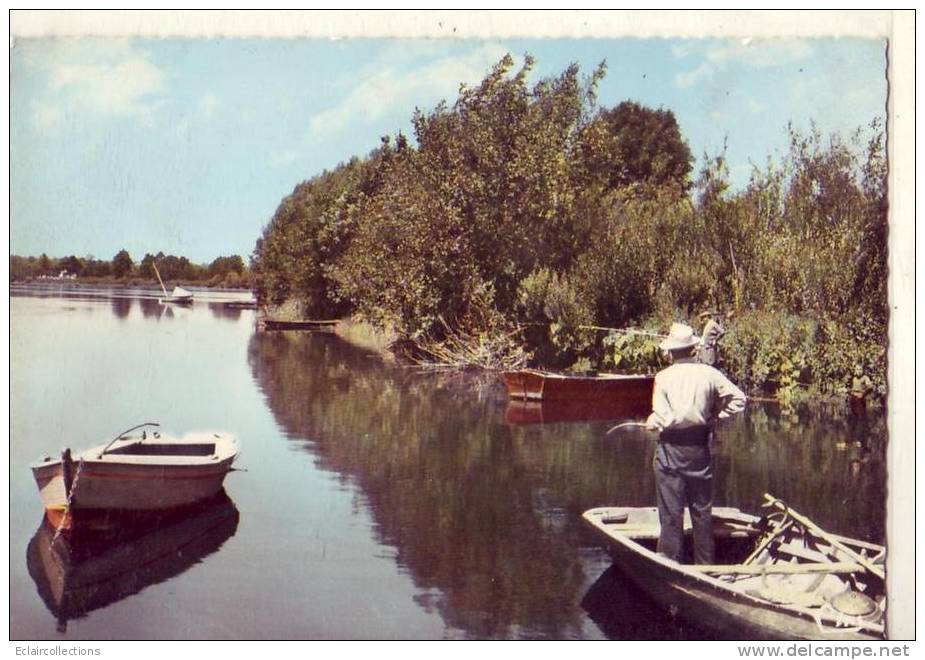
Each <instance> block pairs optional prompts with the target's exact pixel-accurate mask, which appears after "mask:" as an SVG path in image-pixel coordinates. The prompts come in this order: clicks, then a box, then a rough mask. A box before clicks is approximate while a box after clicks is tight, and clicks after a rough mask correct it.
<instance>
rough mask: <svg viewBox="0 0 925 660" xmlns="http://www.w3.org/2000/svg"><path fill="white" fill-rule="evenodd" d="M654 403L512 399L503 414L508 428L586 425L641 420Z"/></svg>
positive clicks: (623, 400) (638, 401)
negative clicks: (578, 423)
mask: <svg viewBox="0 0 925 660" xmlns="http://www.w3.org/2000/svg"><path fill="white" fill-rule="evenodd" d="M650 406H651V401H649V400H648V398H646V399H645V400H642V399H638V400H637V399H634V398H630V399H626V398H616V399H614V400H601V399H587V400H582V399H574V400H571V401H563V400H555V399H553V400H542V399H541V400H530V399H528V400H526V401H524V400H522V399H510V400H509V401H508V403H507V409H506V410H505V412H504V420H505V422H507V423H508V424H516V425H519V424H556V423H562V422H583V421H593V420H604V419H608V420H615V419H638V418H640V417H644V416H645V415H646V414H647V413H648V412H649V410H650Z"/></svg>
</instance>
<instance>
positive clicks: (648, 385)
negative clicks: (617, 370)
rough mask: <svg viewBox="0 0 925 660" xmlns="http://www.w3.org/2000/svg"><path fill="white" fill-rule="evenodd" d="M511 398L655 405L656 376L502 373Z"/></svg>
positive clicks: (532, 371)
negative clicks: (653, 396)
mask: <svg viewBox="0 0 925 660" xmlns="http://www.w3.org/2000/svg"><path fill="white" fill-rule="evenodd" d="M501 375H502V377H503V378H504V384H505V385H506V386H507V393H508V397H509V398H510V399H511V400H521V401H589V400H595V401H617V400H621V401H623V402H626V403H635V404H638V405H641V406H642V407H644V408H645V407H647V406H650V405H651V404H652V387H653V385H654V383H655V376H651V375H645V374H639V375H621V374H599V375H594V376H579V375H570V374H557V373H550V372H546V371H539V370H537V369H521V370H519V371H504V372H502V374H501Z"/></svg>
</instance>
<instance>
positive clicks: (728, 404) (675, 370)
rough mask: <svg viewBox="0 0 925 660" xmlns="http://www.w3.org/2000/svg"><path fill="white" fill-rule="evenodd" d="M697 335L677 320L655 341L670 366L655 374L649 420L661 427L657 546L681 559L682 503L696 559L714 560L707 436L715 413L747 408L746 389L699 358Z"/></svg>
mask: <svg viewBox="0 0 925 660" xmlns="http://www.w3.org/2000/svg"><path fill="white" fill-rule="evenodd" d="M699 344H700V337H698V336H697V335H696V334H694V330H693V328H691V327H690V326H688V325H684V324H682V323H675V324H673V325H672V326H671V330H670V332H669V334H668V337H666V338H665V339H664V340H663V341H662V342H661V344H660V345H659V347H660V348H661V349H662V350H664V351H665V352H667V353H668V354H669V356H670V358H671V362H672V364H671V366H669V367H668V368H666V369H663V370H662V371H660V372H659V373H658V374H657V375H656V376H655V386H654V389H653V393H652V414H651V415H650V416H649V418H648V420H647V422H646V423H647V425H648V427H649V428H651V429H655V430H658V431H659V441H658V446H657V447H656V449H655V459H654V465H653V467H654V470H655V488H656V500H657V504H658V517H659V523H660V525H661V532H660V536H659V540H658V552H659V553H661V554H663V555H665V556H666V557H668V558H669V559H674V560H675V561H678V562H680V561H681V559H682V557H681V554H682V549H683V538H684V536H683V534H684V507H685V506H687V507H688V508H689V509H690V515H691V523H692V526H693V534H694V561H695V562H696V563H698V564H712V563H713V561H714V556H713V555H714V552H713V522H712V518H711V511H712V508H713V456H712V453H711V451H710V439H711V437H712V434H713V426H714V424H715V423H716V421H717V420H718V419H723V418H725V417H729V416H731V415H734V414H736V413H738V412H741V411H742V410H743V409H744V408H745V395H744V394H743V393H742V391H741V390H740V389H739V388H738V387H736V386H735V385H734V384H733V383H732V382H731V381H730V380H729V379H728V378H726V377H725V376H724V375H723V374H722V373H720V372H719V371H718V370H717V369H715V368H713V367H711V366H708V365H706V364H703V363H701V362H700V361H699V360H698V358H697V347H698V345H699Z"/></svg>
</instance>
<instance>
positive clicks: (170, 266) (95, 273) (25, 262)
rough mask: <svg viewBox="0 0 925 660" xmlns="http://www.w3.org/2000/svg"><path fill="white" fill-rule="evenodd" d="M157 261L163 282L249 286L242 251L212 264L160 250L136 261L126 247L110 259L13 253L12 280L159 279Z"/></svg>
mask: <svg viewBox="0 0 925 660" xmlns="http://www.w3.org/2000/svg"><path fill="white" fill-rule="evenodd" d="M155 265H156V266H157V271H158V273H160V276H161V278H162V279H163V280H164V282H167V281H171V282H195V283H202V284H205V285H208V286H224V287H230V288H237V287H249V286H250V281H251V275H250V270H249V269H248V267H247V265H246V264H245V263H244V259H243V258H242V257H241V256H240V255H231V256H222V257H217V258H216V259H214V260H213V261H212V262H211V263H209V264H194V263H192V262H191V261H190V260H189V259H188V258H186V257H178V256H176V255H173V254H164V253H163V252H158V253H157V254H156V255H155V254H150V253H147V254H145V256H144V257H143V258H142V259H141V261H139V262H137V263H136V262H135V261H134V260H133V259H132V256H131V255H130V254H129V252H128V251H127V250H124V249H123V250H119V252H117V253H116V255H115V256H114V257H113V258H112V259H111V260H109V261H106V260H103V259H96V258H95V257H92V256H87V257H78V256H76V255H70V256H67V257H61V258H53V257H49V256H48V255H46V254H42V255H40V256H38V257H35V256H30V257H23V256H18V255H10V280H11V281H13V282H17V281H27V280H32V279H38V278H48V277H52V278H57V277H68V278H81V279H92V280H106V281H133V282H139V281H148V280H151V281H154V282H157V273H155V270H154V268H155Z"/></svg>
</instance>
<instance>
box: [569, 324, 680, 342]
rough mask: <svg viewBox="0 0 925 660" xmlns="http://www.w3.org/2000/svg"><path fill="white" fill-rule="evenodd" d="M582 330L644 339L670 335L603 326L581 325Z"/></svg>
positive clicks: (663, 337)
mask: <svg viewBox="0 0 925 660" xmlns="http://www.w3.org/2000/svg"><path fill="white" fill-rule="evenodd" d="M578 327H579V328H580V329H583V330H606V331H608V332H619V333H621V334H624V335H642V336H643V337H657V338H658V339H665V338H666V337H667V336H668V335H660V334H658V333H657V332H645V331H643V330H630V329H628V328H608V327H605V326H601V325H579V326H578Z"/></svg>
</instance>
